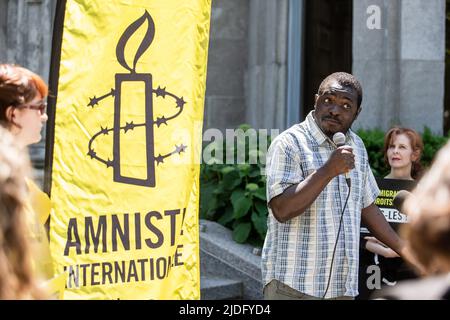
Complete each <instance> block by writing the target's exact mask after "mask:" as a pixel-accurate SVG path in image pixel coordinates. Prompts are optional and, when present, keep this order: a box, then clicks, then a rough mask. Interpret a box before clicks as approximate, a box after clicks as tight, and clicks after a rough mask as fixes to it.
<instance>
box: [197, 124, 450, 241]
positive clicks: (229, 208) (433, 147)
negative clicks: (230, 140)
mask: <svg viewBox="0 0 450 320" xmlns="http://www.w3.org/2000/svg"><path fill="white" fill-rule="evenodd" d="M249 128H250V127H249V126H248V125H241V126H240V127H239V129H242V130H244V131H246V130H248V129H249ZM357 134H358V135H359V136H360V137H361V139H362V140H363V141H364V144H365V146H366V149H367V152H368V155H369V161H370V165H371V167H372V171H373V173H374V175H375V176H379V177H384V176H385V175H387V174H388V173H389V167H388V166H387V165H386V164H385V163H384V159H383V143H384V134H385V132H384V131H382V130H380V129H370V130H362V129H361V130H358V131H357ZM422 137H423V141H424V146H425V147H424V152H423V155H422V164H423V166H424V167H427V166H429V165H430V163H431V161H432V159H433V157H434V155H435V154H436V152H437V150H439V149H440V148H441V147H442V146H443V145H444V144H445V143H446V141H447V140H448V139H449V137H442V136H437V135H433V134H432V133H431V131H430V130H429V129H428V128H425V129H424V133H423V135H422ZM267 141H268V142H267V144H265V145H270V136H267ZM219 143H220V144H221V145H220V146H218V145H216V147H217V148H216V150H220V151H221V153H218V155H215V156H216V159H217V161H218V162H219V163H225V158H226V146H225V144H224V143H223V144H222V142H219ZM209 145H210V144H209ZM263 145H264V144H263ZM224 151H225V152H224ZM255 152H256V153H258V154H259V155H260V156H265V154H266V152H267V150H263V148H261V143H260V141H259V143H258V146H257V147H256V148H255V147H254V146H250V144H249V141H248V139H246V141H245V154H247V155H250V154H254V153H255ZM233 154H234V156H235V158H236V150H233ZM246 161H247V159H246ZM263 167H264V166H263V165H262V164H260V163H258V164H248V163H245V164H218V163H213V164H205V163H203V164H202V165H201V169H200V218H202V219H208V220H213V221H217V222H218V223H220V224H222V225H223V226H225V227H227V228H229V229H231V230H232V231H233V239H234V240H235V241H236V242H238V243H250V244H252V245H254V246H257V247H262V245H263V243H264V238H265V236H266V232H267V214H268V210H267V205H266V177H265V175H262V174H261V172H262V171H261V170H262V169H264V168H263Z"/></svg>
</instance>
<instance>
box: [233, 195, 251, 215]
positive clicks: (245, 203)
mask: <svg viewBox="0 0 450 320" xmlns="http://www.w3.org/2000/svg"><path fill="white" fill-rule="evenodd" d="M251 206H252V201H251V200H250V199H249V198H247V197H245V196H244V197H242V198H239V199H237V200H236V201H234V202H233V210H234V218H235V219H239V218H242V217H244V216H245V215H246V214H247V212H248V211H249V210H250V208H251Z"/></svg>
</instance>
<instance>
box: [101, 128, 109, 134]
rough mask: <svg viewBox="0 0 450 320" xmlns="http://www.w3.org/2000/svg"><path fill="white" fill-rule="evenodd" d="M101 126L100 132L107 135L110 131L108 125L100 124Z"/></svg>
mask: <svg viewBox="0 0 450 320" xmlns="http://www.w3.org/2000/svg"><path fill="white" fill-rule="evenodd" d="M100 128H101V130H100V133H103V134H104V135H105V136H106V135H107V134H108V132H109V129H108V127H105V128H103V127H102V126H100Z"/></svg>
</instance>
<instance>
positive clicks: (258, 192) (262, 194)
mask: <svg viewBox="0 0 450 320" xmlns="http://www.w3.org/2000/svg"><path fill="white" fill-rule="evenodd" d="M253 196H254V197H255V198H258V199H261V200H264V201H266V200H267V199H266V188H259V189H258V190H256V192H255V193H254V194H253Z"/></svg>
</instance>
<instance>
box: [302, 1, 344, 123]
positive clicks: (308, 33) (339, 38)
mask: <svg viewBox="0 0 450 320" xmlns="http://www.w3.org/2000/svg"><path fill="white" fill-rule="evenodd" d="M352 18H353V1H352V0H306V1H305V43H304V48H305V51H304V68H303V70H305V72H304V75H303V79H304V81H303V86H304V87H303V90H302V92H303V93H304V97H303V99H302V100H303V108H302V114H300V116H303V119H304V118H305V117H306V116H307V115H308V113H309V111H311V110H312V109H313V107H314V95H315V94H316V93H317V89H318V88H319V85H320V83H321V82H322V80H323V79H324V78H325V77H326V76H327V75H329V74H331V73H333V72H337V71H345V72H349V73H351V71H352V26H353V23H352Z"/></svg>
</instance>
